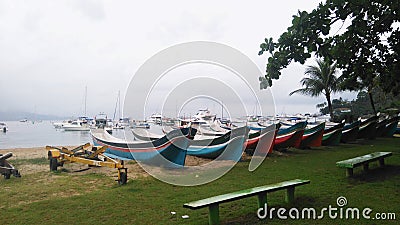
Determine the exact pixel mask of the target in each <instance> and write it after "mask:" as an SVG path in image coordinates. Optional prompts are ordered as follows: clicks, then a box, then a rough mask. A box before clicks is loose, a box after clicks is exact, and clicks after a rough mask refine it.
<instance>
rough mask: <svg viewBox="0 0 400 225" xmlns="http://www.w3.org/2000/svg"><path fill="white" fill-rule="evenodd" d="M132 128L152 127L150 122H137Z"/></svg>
mask: <svg viewBox="0 0 400 225" xmlns="http://www.w3.org/2000/svg"><path fill="white" fill-rule="evenodd" d="M132 128H144V129H150V124H148V123H146V122H136V123H134V124H133V126H132Z"/></svg>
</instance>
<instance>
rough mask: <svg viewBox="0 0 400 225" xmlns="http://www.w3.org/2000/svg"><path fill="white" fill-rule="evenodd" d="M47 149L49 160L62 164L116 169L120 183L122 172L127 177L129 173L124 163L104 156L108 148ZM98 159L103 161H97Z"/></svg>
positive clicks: (87, 146)
mask: <svg viewBox="0 0 400 225" xmlns="http://www.w3.org/2000/svg"><path fill="white" fill-rule="evenodd" d="M46 149H47V150H48V158H49V159H51V158H56V159H57V161H59V162H60V163H61V164H64V163H82V164H87V165H89V166H98V167H108V168H116V169H118V180H117V181H118V182H120V181H121V173H122V172H125V174H126V175H127V173H128V169H127V168H125V167H124V161H120V160H115V159H112V158H110V157H108V156H106V155H104V154H103V153H104V152H105V151H106V149H107V146H92V145H90V144H89V143H86V144H84V145H81V146H78V147H77V148H74V149H72V150H69V149H67V148H65V147H62V148H58V147H53V146H46ZM89 149H90V150H89ZM86 153H89V154H86ZM96 157H97V158H99V159H101V160H97V159H96ZM121 170H122V171H121Z"/></svg>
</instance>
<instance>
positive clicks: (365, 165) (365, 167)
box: [363, 163, 369, 172]
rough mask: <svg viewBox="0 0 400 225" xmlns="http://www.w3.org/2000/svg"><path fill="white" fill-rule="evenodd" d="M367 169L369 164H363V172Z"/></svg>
mask: <svg viewBox="0 0 400 225" xmlns="http://www.w3.org/2000/svg"><path fill="white" fill-rule="evenodd" d="M368 167H369V164H368V163H365V164H364V165H363V168H364V172H367V171H368Z"/></svg>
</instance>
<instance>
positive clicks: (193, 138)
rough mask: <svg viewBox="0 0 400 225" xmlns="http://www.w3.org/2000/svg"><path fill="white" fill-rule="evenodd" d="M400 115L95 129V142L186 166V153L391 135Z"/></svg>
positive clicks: (235, 153) (225, 155)
mask: <svg viewBox="0 0 400 225" xmlns="http://www.w3.org/2000/svg"><path fill="white" fill-rule="evenodd" d="M399 120H400V117H399V116H394V117H391V118H385V119H380V118H379V117H378V116H372V117H370V118H368V119H366V120H361V119H359V120H357V121H355V122H353V123H351V124H345V123H344V122H342V123H337V124H332V123H329V124H328V123H325V122H322V123H317V124H313V123H308V122H307V121H301V122H297V123H295V124H293V125H290V126H289V125H288V124H281V123H277V124H274V123H273V124H270V125H268V126H265V125H262V124H259V123H256V124H247V125H245V126H242V127H238V128H232V129H230V130H229V129H227V128H222V129H220V128H218V129H217V130H215V127H214V129H209V130H207V131H206V133H207V132H209V131H214V134H215V135H214V136H208V135H204V133H203V132H204V127H202V126H197V127H193V126H191V125H189V126H187V127H181V128H176V129H173V128H169V129H166V128H165V127H164V131H165V135H155V134H152V133H150V132H149V131H148V130H146V129H132V133H133V135H134V137H135V138H136V139H138V140H139V141H137V140H136V141H134V140H132V141H127V140H125V139H119V138H116V137H114V136H112V135H111V134H109V133H108V132H106V131H105V130H103V129H93V130H91V135H92V139H93V142H94V144H95V145H102V146H108V148H107V151H106V153H105V154H106V155H108V156H110V157H113V158H119V159H122V160H137V161H141V162H144V163H149V164H156V165H164V166H167V167H182V166H184V165H185V159H186V156H187V155H192V156H197V157H204V158H211V159H218V160H234V161H239V160H240V159H241V157H242V154H243V152H244V151H245V152H246V153H247V154H250V155H253V154H254V155H265V154H268V153H271V152H272V151H273V149H276V150H280V149H287V148H291V147H294V148H302V149H307V148H312V147H319V146H321V145H338V144H340V143H341V142H342V143H350V142H354V141H356V140H357V139H373V138H375V137H391V136H393V134H394V133H395V132H396V128H397V126H398V122H399Z"/></svg>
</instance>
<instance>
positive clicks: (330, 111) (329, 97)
mask: <svg viewBox="0 0 400 225" xmlns="http://www.w3.org/2000/svg"><path fill="white" fill-rule="evenodd" d="M325 97H326V101H327V102H328V109H329V115H330V116H331V121H333V109H332V102H331V93H329V92H327V93H326V95H325Z"/></svg>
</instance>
